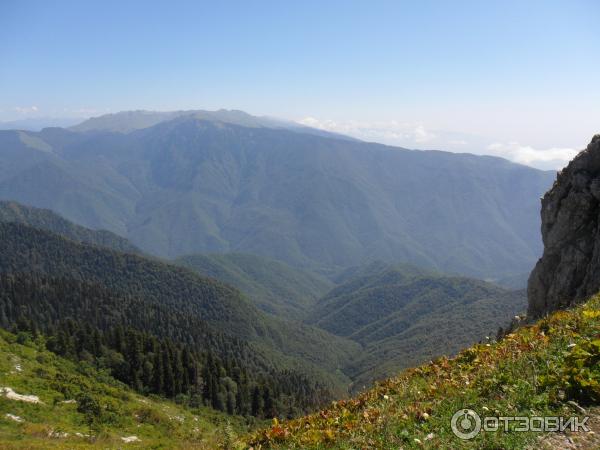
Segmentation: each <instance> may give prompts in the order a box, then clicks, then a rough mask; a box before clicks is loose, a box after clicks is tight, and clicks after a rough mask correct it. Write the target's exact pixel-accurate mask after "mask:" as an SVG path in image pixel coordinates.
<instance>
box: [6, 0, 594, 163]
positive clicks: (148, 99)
mask: <svg viewBox="0 0 600 450" xmlns="http://www.w3.org/2000/svg"><path fill="white" fill-rule="evenodd" d="M599 23H600V2H598V1H592V0H590V1H566V0H565V1H561V2H557V1H539V2H537V1H523V0H521V1H514V2H513V1H498V2H491V1H485V2H482V1H470V2H462V1H438V2H433V1H414V2H402V1H390V2H381V1H355V2H354V1H339V2H337V1H331V2H327V1H318V2H311V1H301V2H285V1H274V2H265V1H240V2H228V1H222V2H191V1H190V2H181V1H169V2H166V1H165V2H153V1H148V0H147V1H119V2H113V1H98V2H95V1H71V2H67V1H60V0H57V1H52V2H48V1H27V0H19V1H11V0H3V1H1V2H0V56H1V58H2V59H1V61H2V62H1V63H0V120H4V121H7V120H16V119H23V118H31V117H74V116H76V117H87V116H90V115H99V114H103V113H105V112H115V111H120V110H127V109H155V110H173V109H218V108H236V109H242V110H245V111H248V112H250V113H253V114H258V115H270V116H276V117H283V118H287V119H292V120H298V121H303V122H304V123H308V124H311V125H313V126H318V127H321V128H326V129H332V130H335V131H343V132H347V133H349V134H353V135H355V136H359V137H363V138H366V139H371V140H378V141H382V142H388V143H394V144H398V145H405V146H408V147H413V148H441V149H449V150H453V151H471V152H477V153H490V154H500V155H504V156H506V157H509V158H511V159H514V160H518V161H519V162H525V163H529V164H532V165H537V166H542V167H544V166H549V167H550V166H560V165H561V164H563V163H564V160H565V158H568V157H569V155H571V154H572V152H574V151H575V149H579V148H581V147H582V146H584V145H585V144H586V142H587V141H589V139H590V137H591V135H592V134H593V133H598V132H600V83H599V82H598V79H599V73H600V58H599V57H598V55H600V27H599V26H598V24H599ZM544 152H545V153H544ZM569 152H570V153H569ZM551 156H553V157H554V156H555V157H556V158H558V159H556V158H554V159H552V158H551ZM549 158H550V159H549ZM555 159H556V161H555Z"/></svg>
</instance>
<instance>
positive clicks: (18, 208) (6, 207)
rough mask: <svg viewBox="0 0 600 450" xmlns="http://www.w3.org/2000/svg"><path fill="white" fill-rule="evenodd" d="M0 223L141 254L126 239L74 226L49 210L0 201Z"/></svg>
mask: <svg viewBox="0 0 600 450" xmlns="http://www.w3.org/2000/svg"><path fill="white" fill-rule="evenodd" d="M0 222H16V223H21V224H24V225H29V226H32V227H34V228H39V229H42V230H47V231H51V232H53V233H56V234H60V235H61V236H64V237H66V238H69V239H71V240H73V241H76V242H84V243H87V244H94V245H98V246H100V247H108V248H110V249H112V250H117V251H120V252H125V253H141V252H140V250H139V249H138V248H137V247H136V246H135V245H133V244H131V243H130V242H129V241H128V240H127V239H125V238H122V237H121V236H117V235H116V234H114V233H111V232H110V231H106V230H90V229H89V228H85V227H82V226H80V225H76V224H74V223H72V222H69V221H68V220H66V219H64V218H63V217H61V216H59V215H58V214H56V213H55V212H53V211H50V210H49V209H40V208H33V207H31V206H25V205H21V204H20V203H17V202H8V201H0Z"/></svg>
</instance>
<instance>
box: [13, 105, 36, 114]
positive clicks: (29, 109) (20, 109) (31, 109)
mask: <svg viewBox="0 0 600 450" xmlns="http://www.w3.org/2000/svg"><path fill="white" fill-rule="evenodd" d="M13 109H14V110H15V111H16V112H17V113H19V114H22V115H32V114H36V113H37V112H38V111H39V108H38V107H37V106H35V105H31V106H15V107H14V108H13Z"/></svg>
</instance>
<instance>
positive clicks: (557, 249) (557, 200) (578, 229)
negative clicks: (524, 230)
mask: <svg viewBox="0 0 600 450" xmlns="http://www.w3.org/2000/svg"><path fill="white" fill-rule="evenodd" d="M599 224H600V134H599V135H596V136H594V138H593V139H592V142H591V143H590V144H589V145H588V147H587V149H586V150H584V151H582V152H581V153H580V154H579V155H577V157H575V159H573V161H571V163H569V165H568V166H567V167H566V168H565V169H563V170H562V171H561V172H559V174H558V176H557V179H556V181H555V182H554V185H553V187H552V189H550V190H549V191H548V192H547V193H546V195H544V197H543V198H542V239H543V241H544V254H543V256H542V258H541V259H540V260H539V261H538V263H537V265H536V266H535V268H534V270H533V272H532V273H531V276H530V277H529V284H528V288H527V294H528V298H529V310H528V314H529V315H530V316H531V317H539V316H541V315H543V314H545V313H547V312H550V311H552V310H555V309H557V308H561V307H564V306H568V305H570V304H572V303H575V302H577V301H579V300H582V299H584V298H586V297H588V296H589V295H591V294H594V293H596V292H598V291H599V290H600V229H599V228H598V227H599Z"/></svg>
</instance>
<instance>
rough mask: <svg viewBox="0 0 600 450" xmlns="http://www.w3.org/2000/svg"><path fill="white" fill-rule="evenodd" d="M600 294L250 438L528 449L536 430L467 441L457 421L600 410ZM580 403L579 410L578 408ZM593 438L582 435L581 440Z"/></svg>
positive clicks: (294, 444)
mask: <svg viewBox="0 0 600 450" xmlns="http://www.w3.org/2000/svg"><path fill="white" fill-rule="evenodd" d="M599 330H600V295H598V296H595V297H594V298H592V299H590V300H589V301H588V302H587V303H585V304H583V305H581V306H578V307H576V308H574V309H572V310H567V311H559V312H555V313H554V314H552V315H551V316H549V317H547V318H545V319H542V320H540V321H539V322H538V323H536V324H535V325H531V326H523V327H520V328H518V329H517V330H516V331H514V332H512V333H509V334H507V335H506V336H504V338H503V339H502V340H501V341H500V342H497V343H495V342H492V343H488V344H480V345H475V346H473V347H471V348H468V349H466V350H464V351H462V352H460V353H459V354H458V355H457V356H456V357H455V358H446V357H443V358H440V359H437V360H435V361H433V362H431V363H430V364H426V365H423V366H421V367H417V368H413V369H408V370H406V371H404V372H403V373H402V374H400V375H399V376H398V377H396V378H391V379H389V380H386V381H384V382H382V383H379V384H378V385H377V386H376V387H375V388H373V389H370V390H368V391H366V392H365V393H363V394H361V395H359V396H357V397H355V398H353V399H351V400H342V401H339V402H334V403H332V404H331V406H330V407H328V408H327V409H324V410H322V411H320V412H318V413H316V414H313V415H310V416H307V417H304V418H301V419H296V420H292V421H285V422H281V423H280V422H278V421H274V422H273V424H272V426H271V427H269V428H266V429H264V430H261V431H259V432H256V433H254V434H252V435H250V436H248V437H246V438H245V439H244V441H243V443H242V442H241V441H240V442H239V447H240V448H243V447H246V446H252V447H253V448H255V449H266V448H273V449H294V448H296V449H324V448H336V449H356V448H377V449H391V448H405V449H406V448H431V449H439V448H473V449H482V448H483V449H498V448H502V449H515V450H516V449H523V448H525V447H526V446H527V445H533V446H534V447H533V448H535V447H536V445H535V443H536V442H537V440H536V439H537V438H538V435H537V434H535V433H532V432H527V433H525V432H481V433H479V434H478V435H477V436H476V437H475V438H473V439H471V440H459V439H458V438H457V437H456V436H455V435H454V434H453V432H452V431H451V425H450V424H451V417H452V416H453V414H454V413H455V412H457V411H460V410H461V409H464V408H470V409H472V410H474V411H476V412H477V413H479V415H481V416H482V417H485V416H496V417H497V416H502V415H503V416H527V417H531V416H533V415H537V416H566V417H570V416H574V415H578V416H579V415H581V411H580V406H579V405H578V404H577V403H579V404H580V405H583V406H587V405H588V404H598V403H600V332H599ZM569 402H571V403H569ZM573 402H574V403H573ZM578 438H583V436H581V437H578V436H575V435H572V439H575V440H577V439H578Z"/></svg>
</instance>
